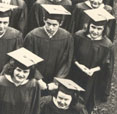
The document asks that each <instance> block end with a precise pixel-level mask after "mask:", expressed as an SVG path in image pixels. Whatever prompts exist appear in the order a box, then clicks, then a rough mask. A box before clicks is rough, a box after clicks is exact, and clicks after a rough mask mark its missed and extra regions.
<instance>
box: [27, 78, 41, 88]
mask: <svg viewBox="0 0 117 114" xmlns="http://www.w3.org/2000/svg"><path fill="white" fill-rule="evenodd" d="M27 86H28V87H34V88H35V87H39V83H38V81H37V80H36V79H31V80H29V83H28V84H27ZM39 88H40V87H39Z"/></svg>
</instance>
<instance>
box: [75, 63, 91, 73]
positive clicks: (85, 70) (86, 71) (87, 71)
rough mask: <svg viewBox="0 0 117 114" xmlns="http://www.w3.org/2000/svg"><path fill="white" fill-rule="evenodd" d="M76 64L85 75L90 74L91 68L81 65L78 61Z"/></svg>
mask: <svg viewBox="0 0 117 114" xmlns="http://www.w3.org/2000/svg"><path fill="white" fill-rule="evenodd" d="M75 64H76V66H77V67H78V68H80V69H81V70H82V71H83V72H84V73H86V74H87V75H88V74H89V70H90V69H89V68H87V67H86V66H85V65H83V64H80V63H79V62H78V61H75Z"/></svg>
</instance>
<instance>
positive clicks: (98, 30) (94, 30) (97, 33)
mask: <svg viewBox="0 0 117 114" xmlns="http://www.w3.org/2000/svg"><path fill="white" fill-rule="evenodd" d="M103 31H104V26H103V25H102V26H97V25H94V24H90V26H89V35H90V36H91V38H92V39H94V40H95V39H97V38H99V37H101V36H102V33H103Z"/></svg>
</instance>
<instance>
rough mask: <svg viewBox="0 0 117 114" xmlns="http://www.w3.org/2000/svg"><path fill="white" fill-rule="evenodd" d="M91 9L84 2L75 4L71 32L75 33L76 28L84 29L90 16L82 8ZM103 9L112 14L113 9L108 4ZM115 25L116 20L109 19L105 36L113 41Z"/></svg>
mask: <svg viewBox="0 0 117 114" xmlns="http://www.w3.org/2000/svg"><path fill="white" fill-rule="evenodd" d="M88 9H91V7H90V6H89V5H87V4H86V3H85V2H82V3H78V4H76V6H75V8H74V10H73V13H72V21H71V30H70V31H71V33H75V32H76V31H78V30H81V29H86V28H87V23H89V20H90V18H89V17H88V16H87V15H86V14H85V13H84V10H88ZM104 9H105V10H107V11H108V12H110V13H111V14H113V15H114V12H113V9H112V7H111V6H109V5H104ZM115 26H116V20H111V21H109V22H108V29H107V36H108V37H109V39H110V40H111V41H112V42H113V40H114V36H115Z"/></svg>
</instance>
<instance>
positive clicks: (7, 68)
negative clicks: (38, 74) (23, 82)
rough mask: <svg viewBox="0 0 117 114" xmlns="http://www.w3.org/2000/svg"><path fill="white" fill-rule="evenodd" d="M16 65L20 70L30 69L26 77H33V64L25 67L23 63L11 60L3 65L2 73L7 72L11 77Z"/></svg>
mask: <svg viewBox="0 0 117 114" xmlns="http://www.w3.org/2000/svg"><path fill="white" fill-rule="evenodd" d="M17 67H19V68H21V69H22V70H26V69H30V74H29V76H28V79H33V78H34V74H35V67H34V66H32V67H25V66H24V65H22V64H21V63H18V62H12V63H8V64H6V65H5V67H4V74H8V75H10V76H11V77H13V73H14V70H15V69H16V68H17Z"/></svg>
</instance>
